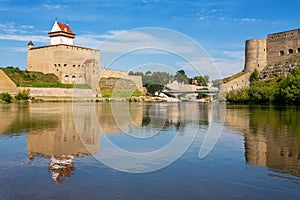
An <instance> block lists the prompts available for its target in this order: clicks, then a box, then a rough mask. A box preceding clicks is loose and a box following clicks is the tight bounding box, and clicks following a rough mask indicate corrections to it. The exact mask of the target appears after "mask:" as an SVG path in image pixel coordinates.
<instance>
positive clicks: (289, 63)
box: [259, 55, 300, 80]
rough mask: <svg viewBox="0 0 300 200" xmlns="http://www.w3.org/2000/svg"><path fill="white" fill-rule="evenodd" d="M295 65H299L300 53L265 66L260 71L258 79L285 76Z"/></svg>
mask: <svg viewBox="0 0 300 200" xmlns="http://www.w3.org/2000/svg"><path fill="white" fill-rule="evenodd" d="M297 66H300V55H295V56H293V57H291V58H288V59H285V60H282V61H280V62H277V63H275V64H273V65H269V66H267V67H265V68H264V69H263V70H262V71H261V72H260V74H259V79H260V80H268V79H273V78H277V77H287V76H288V75H289V74H290V73H291V72H292V69H294V68H295V67H297Z"/></svg>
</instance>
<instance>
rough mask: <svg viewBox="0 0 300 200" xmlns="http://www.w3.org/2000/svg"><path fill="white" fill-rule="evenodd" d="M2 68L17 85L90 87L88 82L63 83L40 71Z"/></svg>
mask: <svg viewBox="0 0 300 200" xmlns="http://www.w3.org/2000/svg"><path fill="white" fill-rule="evenodd" d="M2 70H3V71H4V72H5V73H6V74H7V76H9V77H10V78H11V80H12V81H13V82H14V83H15V84H16V85H17V86H18V87H45V88H80V89H90V88H91V87H90V86H89V85H88V84H75V85H74V84H63V83H61V82H59V80H58V77H57V76H56V75H54V74H43V73H42V72H29V71H22V70H20V69H19V68H13V67H7V68H2Z"/></svg>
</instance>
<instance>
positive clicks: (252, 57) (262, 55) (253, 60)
mask: <svg viewBox="0 0 300 200" xmlns="http://www.w3.org/2000/svg"><path fill="white" fill-rule="evenodd" d="M266 50H267V40H266V39H253V40H247V41H246V46H245V67H244V71H245V72H253V71H254V69H257V70H258V71H261V70H262V69H263V68H264V67H266V66H267V52H266Z"/></svg>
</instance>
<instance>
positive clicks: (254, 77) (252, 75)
mask: <svg viewBox="0 0 300 200" xmlns="http://www.w3.org/2000/svg"><path fill="white" fill-rule="evenodd" d="M258 76H259V72H258V71H257V69H254V71H253V73H252V74H251V76H250V81H251V83H253V82H255V81H258V80H259V78H258Z"/></svg>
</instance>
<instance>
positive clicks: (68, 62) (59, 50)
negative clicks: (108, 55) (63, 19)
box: [27, 44, 100, 83]
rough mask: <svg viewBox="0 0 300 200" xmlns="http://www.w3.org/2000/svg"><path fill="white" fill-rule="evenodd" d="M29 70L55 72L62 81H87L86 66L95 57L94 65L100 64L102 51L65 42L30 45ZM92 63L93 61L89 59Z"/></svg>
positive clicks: (28, 55)
mask: <svg viewBox="0 0 300 200" xmlns="http://www.w3.org/2000/svg"><path fill="white" fill-rule="evenodd" d="M28 47H29V48H28V54H27V70H28V71H38V72H43V73H45V74H49V73H53V74H55V75H56V76H58V78H59V80H60V81H61V82H62V83H72V82H75V81H76V82H77V83H86V81H85V78H86V77H85V76H84V75H85V68H87V67H90V65H87V66H85V63H86V61H87V60H91V59H93V66H96V68H98V67H99V64H100V51H98V50H94V49H90V48H85V47H79V46H71V45H65V44H59V45H51V46H43V47H32V46H28ZM89 63H91V61H89Z"/></svg>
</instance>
